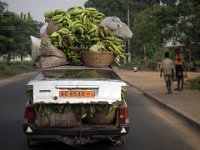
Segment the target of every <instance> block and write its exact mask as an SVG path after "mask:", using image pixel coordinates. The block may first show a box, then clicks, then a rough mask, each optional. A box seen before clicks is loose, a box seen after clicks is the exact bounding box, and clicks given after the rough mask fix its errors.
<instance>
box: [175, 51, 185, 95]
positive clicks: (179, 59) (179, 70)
mask: <svg viewBox="0 0 200 150" xmlns="http://www.w3.org/2000/svg"><path fill="white" fill-rule="evenodd" d="M175 70H176V78H177V88H176V89H175V90H178V91H182V90H183V84H184V75H183V73H184V59H183V51H182V49H176V58H175Z"/></svg>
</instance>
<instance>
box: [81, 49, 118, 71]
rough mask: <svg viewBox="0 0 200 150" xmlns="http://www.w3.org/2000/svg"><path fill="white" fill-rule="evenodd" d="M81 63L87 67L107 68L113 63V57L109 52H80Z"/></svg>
mask: <svg viewBox="0 0 200 150" xmlns="http://www.w3.org/2000/svg"><path fill="white" fill-rule="evenodd" d="M81 57H82V60H83V63H84V64H85V65H86V66H88V67H97V68H99V67H108V66H110V65H111V64H112V62H113V61H114V55H113V53H111V52H93V51H84V52H81Z"/></svg>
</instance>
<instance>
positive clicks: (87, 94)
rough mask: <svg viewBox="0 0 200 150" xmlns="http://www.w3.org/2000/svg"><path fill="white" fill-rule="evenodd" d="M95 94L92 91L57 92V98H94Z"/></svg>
mask: <svg viewBox="0 0 200 150" xmlns="http://www.w3.org/2000/svg"><path fill="white" fill-rule="evenodd" d="M94 96H95V92H94V91H93V90H86V91H82V90H69V91H59V97H63V98H64V97H74V98H81V97H83V98H84V97H86V98H88V97H94Z"/></svg>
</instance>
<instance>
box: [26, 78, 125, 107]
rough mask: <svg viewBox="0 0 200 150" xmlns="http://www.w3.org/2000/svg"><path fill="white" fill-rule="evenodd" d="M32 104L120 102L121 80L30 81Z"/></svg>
mask: <svg viewBox="0 0 200 150" xmlns="http://www.w3.org/2000/svg"><path fill="white" fill-rule="evenodd" d="M28 85H32V86H33V103H57V104H63V103H69V104H77V103H84V104H87V103H108V104H112V103H114V102H117V101H121V88H122V86H126V83H125V82H123V81H121V80H106V81H102V80H100V81H99V80H93V81H91V80H80V81H77V80H52V81H41V80H40V81H33V80H32V81H30V82H29V83H28Z"/></svg>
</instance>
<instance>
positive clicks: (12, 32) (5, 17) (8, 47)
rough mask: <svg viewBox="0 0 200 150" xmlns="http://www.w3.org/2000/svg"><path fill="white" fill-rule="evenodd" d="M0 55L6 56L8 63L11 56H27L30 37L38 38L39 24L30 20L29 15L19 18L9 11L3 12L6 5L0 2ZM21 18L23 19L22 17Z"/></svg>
mask: <svg viewBox="0 0 200 150" xmlns="http://www.w3.org/2000/svg"><path fill="white" fill-rule="evenodd" d="M0 6H1V7H0V8H1V12H4V13H3V14H1V16H0V22H1V23H0V47H1V51H0V55H1V56H6V57H7V61H10V58H11V57H12V56H21V57H22V58H23V57H24V56H27V55H28V54H29V53H30V52H29V51H30V49H31V47H30V45H31V43H30V35H34V36H38V35H39V32H38V30H39V27H40V26H41V25H42V24H41V23H39V22H37V21H34V20H32V17H31V15H30V13H28V17H25V16H26V15H24V14H23V13H21V14H20V17H19V16H18V15H17V14H15V13H13V12H10V11H4V10H5V7H6V5H5V4H4V3H3V2H1V1H0ZM22 16H23V17H22Z"/></svg>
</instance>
